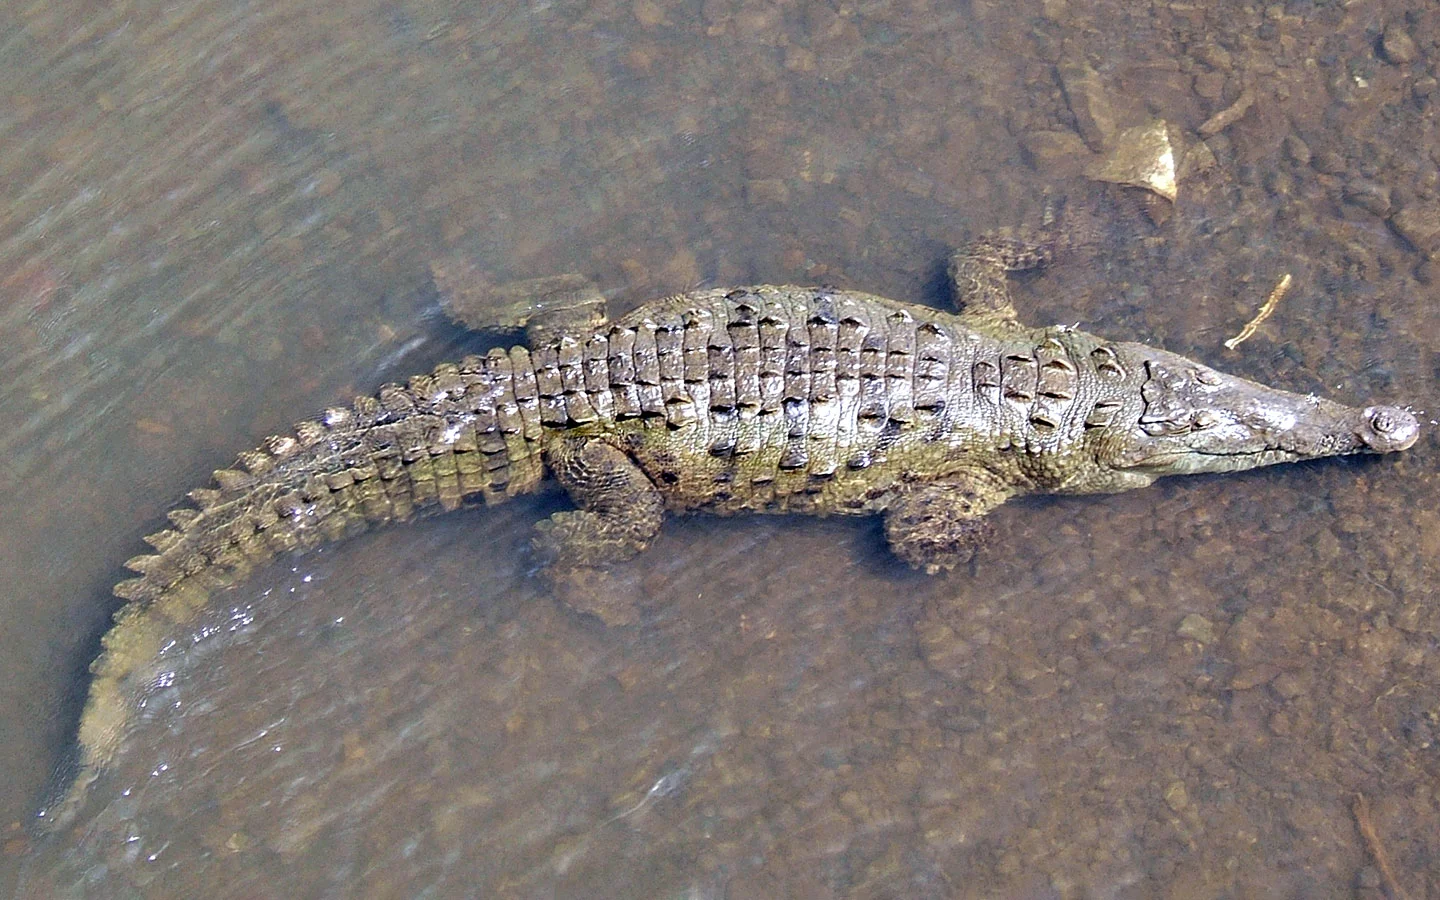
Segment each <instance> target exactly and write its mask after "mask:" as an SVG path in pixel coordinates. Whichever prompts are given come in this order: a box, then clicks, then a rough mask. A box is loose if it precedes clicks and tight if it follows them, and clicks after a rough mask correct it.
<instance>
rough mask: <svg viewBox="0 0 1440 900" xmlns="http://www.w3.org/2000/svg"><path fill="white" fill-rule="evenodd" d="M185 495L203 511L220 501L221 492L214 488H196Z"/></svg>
mask: <svg viewBox="0 0 1440 900" xmlns="http://www.w3.org/2000/svg"><path fill="white" fill-rule="evenodd" d="M185 496H187V497H189V498H190V500H191V501H192V502H193V503H194V504H195V505H196V506H198V507H200V510H201V511H202V512H203V511H205V510H207V509H209V508H210V507H212V506H214V505H215V504H217V503H219V502H220V492H219V491H217V490H215V489H214V488H196V489H195V490H193V491H191V492H190V493H188V494H186V495H185Z"/></svg>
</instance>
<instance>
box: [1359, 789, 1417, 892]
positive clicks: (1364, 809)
mask: <svg viewBox="0 0 1440 900" xmlns="http://www.w3.org/2000/svg"><path fill="white" fill-rule="evenodd" d="M1350 810H1351V811H1352V812H1353V813H1355V824H1356V825H1357V826H1359V828H1360V836H1361V837H1363V838H1364V839H1365V847H1366V848H1367V849H1368V850H1369V851H1370V856H1371V857H1372V858H1374V860H1375V867H1376V868H1378V869H1379V870H1380V877H1381V878H1382V879H1383V880H1384V882H1385V890H1387V891H1388V892H1389V893H1390V896H1391V897H1394V898H1396V900H1410V895H1409V894H1407V893H1405V889H1404V888H1403V887H1401V886H1400V882H1399V881H1397V880H1396V879H1395V870H1394V869H1392V868H1391V867H1390V855H1389V854H1388V853H1386V852H1385V845H1384V844H1382V843H1380V835H1379V834H1378V833H1377V832H1376V831H1375V823H1374V822H1373V821H1371V819H1370V801H1368V800H1366V799H1365V795H1364V794H1356V795H1355V802H1354V803H1353V804H1351V806H1350Z"/></svg>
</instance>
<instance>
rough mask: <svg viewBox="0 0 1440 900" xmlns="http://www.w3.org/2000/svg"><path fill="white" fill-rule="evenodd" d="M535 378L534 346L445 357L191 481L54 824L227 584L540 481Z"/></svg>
mask: <svg viewBox="0 0 1440 900" xmlns="http://www.w3.org/2000/svg"><path fill="white" fill-rule="evenodd" d="M517 376H518V377H517ZM517 382H518V384H519V389H518V393H519V394H520V396H519V397H517V396H516V394H517ZM533 385H534V373H533V369H532V368H531V363H530V358H529V354H528V352H527V351H525V350H524V349H523V348H515V349H512V350H509V351H504V350H495V351H492V352H491V353H490V354H488V355H486V356H483V357H481V356H471V357H467V358H466V359H464V360H462V361H461V362H460V363H458V364H445V365H441V366H439V367H437V368H436V369H435V370H434V371H433V372H431V373H430V374H428V375H420V376H416V377H414V378H412V379H410V381H409V383H408V384H406V385H403V386H402V385H397V384H389V385H386V386H384V387H383V388H381V389H380V391H379V393H378V395H377V396H374V397H360V398H358V399H357V400H356V401H355V402H354V403H353V404H352V405H351V406H349V407H337V408H332V409H329V410H326V411H325V412H324V413H323V414H322V415H321V416H320V417H318V418H317V419H313V420H308V421H304V422H301V423H300V424H298V425H297V426H296V427H295V431H294V433H293V434H291V435H282V436H276V437H271V438H269V439H267V440H266V441H264V442H263V444H262V446H261V447H260V448H257V449H254V450H249V451H246V452H244V453H241V454H240V456H239V458H238V459H237V460H236V464H235V467H234V468H230V469H221V470H219V471H217V472H216V473H215V475H214V483H213V484H212V485H211V486H209V487H204V488H198V489H196V490H193V491H191V492H190V493H189V495H188V496H189V499H190V501H191V503H192V504H193V505H191V506H185V507H181V508H178V509H175V510H173V511H172V512H170V514H169V519H170V522H171V524H172V526H173V527H170V528H167V529H164V530H162V531H159V532H157V533H155V534H152V535H149V536H148V537H146V538H145V541H146V542H147V543H148V544H150V546H151V547H152V548H153V549H154V552H153V553H148V554H142V555H139V556H135V557H133V558H132V559H130V560H129V561H127V562H126V563H125V566H126V568H128V569H130V570H131V571H133V572H135V573H136V576H137V577H135V578H131V579H128V580H125V581H121V582H120V583H119V584H117V585H116V586H115V589H114V590H115V594H116V596H118V597H120V598H122V599H124V600H126V601H128V602H127V603H126V604H125V606H123V607H122V608H121V609H120V610H119V611H118V612H117V613H116V615H115V620H114V624H113V626H112V627H111V628H110V630H109V631H108V632H107V633H106V634H105V636H104V637H103V638H102V640H101V644H102V650H101V653H100V655H99V656H98V657H97V658H96V659H95V661H94V662H93V663H92V664H91V666H90V671H91V673H92V676H93V678H92V681H91V685H90V692H89V696H88V698H87V700H86V704H85V709H84V712H83V713H82V714H81V719H80V726H79V734H78V745H79V772H78V774H77V777H76V778H75V780H74V781H73V782H72V784H71V785H70V787H69V789H68V793H67V794H66V795H65V796H64V797H63V798H62V799H61V800H60V802H59V803H57V804H55V805H54V806H51V807H50V808H49V809H47V810H46V811H45V813H44V814H43V815H42V819H41V823H42V828H49V829H54V828H58V827H61V826H62V825H63V824H64V822H65V821H66V820H68V819H69V818H71V817H73V815H74V813H75V811H76V809H78V807H79V805H80V803H81V802H83V799H84V794H85V791H86V788H87V786H88V785H89V784H90V783H91V782H92V781H93V780H94V779H95V777H96V775H97V774H98V773H99V772H101V771H103V770H104V769H105V768H106V767H107V766H108V765H109V763H110V761H111V759H112V758H113V756H114V754H115V751H116V749H117V748H118V746H119V743H120V740H121V737H122V735H123V734H124V731H125V728H126V726H127V724H128V722H129V719H130V715H131V711H132V710H133V708H134V704H135V700H136V696H137V694H138V693H139V692H140V691H142V690H143V689H144V688H145V687H146V682H147V679H148V678H149V677H150V676H151V674H152V669H153V666H154V661H155V659H156V656H157V654H158V653H159V652H160V649H161V647H162V645H163V643H164V642H165V641H167V640H171V639H173V638H174V636H175V635H176V633H177V632H178V631H179V630H180V629H181V628H183V627H184V626H185V625H187V624H189V623H191V622H193V621H194V620H195V619H196V618H198V617H199V615H200V613H201V610H202V609H203V608H204V606H205V604H206V602H207V599H208V598H209V596H210V595H211V594H212V593H213V592H214V591H216V590H218V589H221V588H224V587H227V586H230V585H234V584H237V583H239V582H241V581H243V580H244V578H245V577H246V575H247V574H249V572H250V571H251V569H253V568H254V567H255V566H256V565H258V564H260V563H263V562H264V561H266V560H268V559H270V558H272V557H274V556H276V555H278V554H281V553H285V552H290V551H297V550H307V549H310V548H313V547H315V546H318V545H320V544H322V543H327V542H330V541H334V540H337V539H340V538H344V537H346V536H349V535H352V534H356V533H358V532H360V531H363V530H365V529H366V528H368V527H369V526H371V525H378V524H384V523H388V522H394V521H403V520H406V519H410V518H413V517H416V516H418V515H425V514H428V513H433V512H440V511H444V510H450V509H455V508H457V507H459V506H463V505H475V504H478V503H485V504H491V503H497V502H501V501H503V500H505V499H508V498H509V497H513V496H517V495H519V494H523V493H528V492H530V491H533V490H535V489H536V487H537V486H538V484H539V483H540V481H541V479H542V478H543V475H544V469H543V464H542V462H541V457H540V436H541V425H540V417H539V409H538V403H537V401H536V398H535V396H534V392H533Z"/></svg>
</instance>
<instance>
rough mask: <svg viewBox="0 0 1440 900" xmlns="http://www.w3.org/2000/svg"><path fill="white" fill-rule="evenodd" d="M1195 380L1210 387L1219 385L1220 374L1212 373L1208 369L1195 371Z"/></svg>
mask: <svg viewBox="0 0 1440 900" xmlns="http://www.w3.org/2000/svg"><path fill="white" fill-rule="evenodd" d="M1195 380H1196V381H1198V382H1200V383H1201V384H1208V385H1210V386H1211V387H1214V386H1215V385H1217V384H1219V383H1220V373H1219V372H1212V371H1210V370H1209V369H1196V370H1195Z"/></svg>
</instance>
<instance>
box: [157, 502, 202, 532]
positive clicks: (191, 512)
mask: <svg viewBox="0 0 1440 900" xmlns="http://www.w3.org/2000/svg"><path fill="white" fill-rule="evenodd" d="M166 516H167V518H169V519H170V521H171V522H174V523H175V527H177V528H189V527H190V526H191V525H193V524H195V521H196V520H197V519H199V518H200V511H199V510H198V509H186V508H183V507H182V508H181V509H172V510H170V512H169V513H167V514H166ZM162 533H163V532H162Z"/></svg>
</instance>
